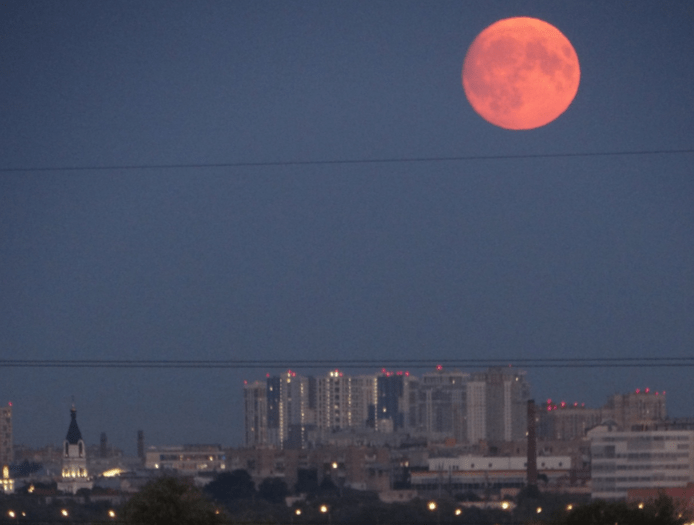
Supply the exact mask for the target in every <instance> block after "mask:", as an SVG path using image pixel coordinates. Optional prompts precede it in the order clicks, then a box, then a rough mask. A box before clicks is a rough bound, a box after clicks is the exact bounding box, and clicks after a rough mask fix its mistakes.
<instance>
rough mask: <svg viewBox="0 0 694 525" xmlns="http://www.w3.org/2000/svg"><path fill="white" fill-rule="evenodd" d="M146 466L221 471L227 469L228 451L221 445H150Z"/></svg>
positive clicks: (183, 471)
mask: <svg viewBox="0 0 694 525" xmlns="http://www.w3.org/2000/svg"><path fill="white" fill-rule="evenodd" d="M145 468H149V469H167V470H177V471H179V472H181V473H197V472H215V471H221V470H225V469H226V453H225V452H224V450H222V447H221V446H220V445H183V446H176V447H150V448H149V449H147V452H146V453H145Z"/></svg>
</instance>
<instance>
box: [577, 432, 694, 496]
mask: <svg viewBox="0 0 694 525" xmlns="http://www.w3.org/2000/svg"><path fill="white" fill-rule="evenodd" d="M616 428H617V427H616V425H614V424H610V423H606V424H603V425H600V426H598V427H596V428H594V429H592V430H589V431H588V437H589V438H590V442H591V444H590V451H591V482H592V492H591V497H592V498H593V499H604V500H624V499H626V498H627V496H628V492H629V490H630V489H640V488H649V489H658V488H662V489H666V488H673V487H685V486H686V485H687V484H688V483H690V482H692V481H694V431H692V430H644V431H618V430H616Z"/></svg>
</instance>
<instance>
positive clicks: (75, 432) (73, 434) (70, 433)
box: [65, 405, 82, 445]
mask: <svg viewBox="0 0 694 525" xmlns="http://www.w3.org/2000/svg"><path fill="white" fill-rule="evenodd" d="M81 439H82V433H81V432H80V427H78V426H77V410H75V405H72V408H71V409H70V428H68V429H67V436H65V440H66V441H67V442H68V443H70V445H76V444H77V443H79V441H80V440H81Z"/></svg>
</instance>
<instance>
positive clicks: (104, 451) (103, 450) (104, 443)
mask: <svg viewBox="0 0 694 525" xmlns="http://www.w3.org/2000/svg"><path fill="white" fill-rule="evenodd" d="M99 457H100V458H105V457H108V439H107V438H106V432H102V433H101V443H100V447H99Z"/></svg>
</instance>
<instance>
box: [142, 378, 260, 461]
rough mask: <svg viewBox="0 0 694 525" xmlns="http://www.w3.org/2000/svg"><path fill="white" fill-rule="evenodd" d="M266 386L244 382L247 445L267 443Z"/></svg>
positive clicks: (256, 382) (255, 382)
mask: <svg viewBox="0 0 694 525" xmlns="http://www.w3.org/2000/svg"><path fill="white" fill-rule="evenodd" d="M267 388H268V387H267V383H266V382H265V381H253V383H247V382H246V383H244V386H243V402H244V416H245V418H244V419H245V430H246V446H247V447H254V446H261V445H268V444H269V441H268V414H267ZM143 458H144V454H143Z"/></svg>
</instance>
